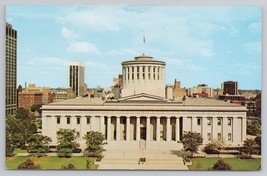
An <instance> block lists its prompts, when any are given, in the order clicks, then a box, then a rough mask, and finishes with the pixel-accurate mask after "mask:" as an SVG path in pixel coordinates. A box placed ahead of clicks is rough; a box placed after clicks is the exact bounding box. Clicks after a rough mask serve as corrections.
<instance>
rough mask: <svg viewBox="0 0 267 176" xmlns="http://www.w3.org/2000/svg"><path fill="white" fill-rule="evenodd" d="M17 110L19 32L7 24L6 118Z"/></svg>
mask: <svg viewBox="0 0 267 176" xmlns="http://www.w3.org/2000/svg"><path fill="white" fill-rule="evenodd" d="M16 109H17V31H16V30H14V29H13V28H12V25H10V24H8V23H6V116H7V115H9V114H11V115H12V114H15V112H16Z"/></svg>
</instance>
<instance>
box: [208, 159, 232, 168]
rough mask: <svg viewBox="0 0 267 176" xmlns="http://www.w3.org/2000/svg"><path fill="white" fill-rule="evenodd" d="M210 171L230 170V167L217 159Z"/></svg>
mask: <svg viewBox="0 0 267 176" xmlns="http://www.w3.org/2000/svg"><path fill="white" fill-rule="evenodd" d="M212 170H231V165H230V164H228V163H226V162H224V161H223V160H222V159H219V160H218V161H217V162H216V163H215V164H214V165H213V167H212Z"/></svg>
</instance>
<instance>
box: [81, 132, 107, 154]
mask: <svg viewBox="0 0 267 176" xmlns="http://www.w3.org/2000/svg"><path fill="white" fill-rule="evenodd" d="M83 139H85V140H86V149H85V152H84V155H86V156H92V157H98V156H101V155H102V152H103V151H104V148H103V145H104V144H106V143H105V142H104V140H105V136H104V135H103V134H102V133H99V132H96V131H90V132H89V133H87V134H86V135H85V136H84V137H83Z"/></svg>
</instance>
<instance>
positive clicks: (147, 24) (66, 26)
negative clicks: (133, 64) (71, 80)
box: [6, 5, 262, 89]
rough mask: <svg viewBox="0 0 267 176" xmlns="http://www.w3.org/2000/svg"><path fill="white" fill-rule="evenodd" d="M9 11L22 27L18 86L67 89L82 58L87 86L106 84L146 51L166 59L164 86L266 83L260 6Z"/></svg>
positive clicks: (14, 7)
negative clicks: (71, 67)
mask: <svg viewBox="0 0 267 176" xmlns="http://www.w3.org/2000/svg"><path fill="white" fill-rule="evenodd" d="M48 12H49V13H48ZM6 14H7V15H6V17H7V22H9V23H10V24H11V25H12V26H13V28H14V29H15V30H17V31H18V85H20V84H21V85H24V83H25V82H27V83H35V84H36V85H38V86H48V87H53V88H56V87H67V85H68V63H69V62H71V61H76V60H77V61H81V62H84V63H85V83H86V84H87V85H88V87H96V86H97V85H100V86H102V87H108V86H111V85H113V83H112V80H113V78H114V77H117V76H118V74H121V62H122V61H123V60H132V59H133V58H134V57H135V56H137V55H141V54H142V53H143V52H145V54H146V55H151V56H153V57H154V58H155V59H156V60H162V61H164V62H166V77H165V84H170V83H171V84H173V82H174V80H175V79H177V80H179V81H181V85H182V87H193V86H195V85H197V84H201V83H205V84H208V85H209V87H213V88H220V84H221V83H223V82H224V81H229V80H233V81H237V82H238V84H239V89H261V42H262V41H261V24H262V22H261V21H262V17H261V8H260V7H256V6H209V7H204V6H174V7H172V6H127V5H120V6H119V5H116V6H107V5H105V6H73V5H72V6H70V5H68V6H67V5H8V6H7V13H6ZM144 36H145V44H144V41H143V37H144ZM33 73H34V74H33ZM211 75H212V76H211ZM40 78H42V79H40Z"/></svg>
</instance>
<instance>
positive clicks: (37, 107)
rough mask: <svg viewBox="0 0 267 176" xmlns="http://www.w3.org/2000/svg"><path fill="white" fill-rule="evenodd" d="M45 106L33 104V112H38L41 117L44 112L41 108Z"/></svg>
mask: <svg viewBox="0 0 267 176" xmlns="http://www.w3.org/2000/svg"><path fill="white" fill-rule="evenodd" d="M42 106H43V104H33V105H32V106H31V112H36V111H37V112H38V114H39V115H41V113H42V110H41V107H42Z"/></svg>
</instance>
